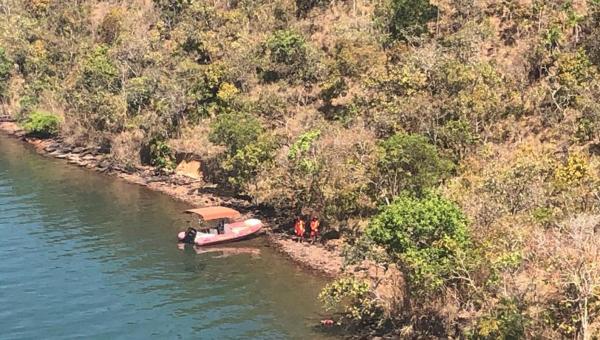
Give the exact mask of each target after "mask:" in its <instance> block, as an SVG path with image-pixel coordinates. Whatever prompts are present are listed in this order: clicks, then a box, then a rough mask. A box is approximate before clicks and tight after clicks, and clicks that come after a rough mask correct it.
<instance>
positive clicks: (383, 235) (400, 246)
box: [367, 193, 470, 297]
mask: <svg viewBox="0 0 600 340" xmlns="http://www.w3.org/2000/svg"><path fill="white" fill-rule="evenodd" d="M367 234H368V235H369V236H370V237H371V238H372V239H373V240H374V241H375V242H377V243H379V244H381V245H383V246H384V247H385V248H386V249H387V251H388V252H389V253H390V254H391V255H392V256H394V257H395V258H396V259H398V260H399V261H400V262H401V264H402V267H403V268H405V270H406V274H407V279H408V280H409V283H410V285H411V291H410V293H411V294H412V296H414V297H417V296H421V295H422V294H425V295H428V294H431V293H433V292H435V291H438V290H439V289H440V288H442V287H443V286H444V285H445V284H446V283H447V282H449V281H450V280H451V279H452V272H453V270H454V268H455V267H456V263H455V261H456V258H457V255H458V253H460V252H465V251H468V249H469V247H470V241H469V232H468V229H467V220H466V218H465V216H464V214H463V213H462V211H461V210H460V208H459V207H458V206H456V204H454V203H452V202H450V201H448V200H447V199H445V198H443V197H441V196H440V195H438V194H434V193H426V194H425V195H424V196H423V198H416V197H414V196H410V195H403V196H400V197H398V198H397V199H396V200H395V201H394V202H393V203H392V204H391V205H389V206H387V207H385V208H384V209H383V210H382V211H381V213H380V214H379V215H377V216H376V217H375V218H374V219H373V220H371V223H370V224H369V227H368V228H367Z"/></svg>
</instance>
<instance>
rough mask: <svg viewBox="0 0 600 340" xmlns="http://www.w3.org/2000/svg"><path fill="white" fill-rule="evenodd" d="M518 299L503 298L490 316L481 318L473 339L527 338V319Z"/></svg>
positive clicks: (471, 336)
mask: <svg viewBox="0 0 600 340" xmlns="http://www.w3.org/2000/svg"><path fill="white" fill-rule="evenodd" d="M522 309H523V307H522V306H521V305H520V304H519V301H518V300H517V299H514V298H513V299H507V298H503V299H501V300H500V302H499V303H498V306H496V308H495V309H494V310H493V311H492V312H491V313H490V314H489V315H485V316H484V317H482V318H480V319H479V320H478V323H477V327H476V329H475V330H474V331H473V332H471V333H470V334H469V338H471V339H522V338H524V337H525V327H526V326H527V322H528V320H527V318H526V317H525V315H524V314H523V310H522Z"/></svg>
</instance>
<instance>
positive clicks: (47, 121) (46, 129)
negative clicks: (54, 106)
mask: <svg viewBox="0 0 600 340" xmlns="http://www.w3.org/2000/svg"><path fill="white" fill-rule="evenodd" d="M23 127H24V128H25V131H27V133H28V134H30V135H35V136H38V137H51V136H55V135H56V134H58V132H59V129H60V119H59V118H58V116H56V115H54V114H52V113H49V112H44V111H33V112H32V113H31V114H30V115H29V117H27V120H26V121H25V124H24V125H23Z"/></svg>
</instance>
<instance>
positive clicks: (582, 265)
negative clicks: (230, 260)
mask: <svg viewBox="0 0 600 340" xmlns="http://www.w3.org/2000/svg"><path fill="white" fill-rule="evenodd" d="M598 34H600V2H598V1H597V0H589V1H587V2H586V1H583V0H582V1H559V0H550V1H537V0H531V1H529V0H520V1H517V0H514V1H510V0H504V1H484V0H439V1H436V0H379V1H368V0H362V1H359V0H353V1H331V0H295V1H292V0H259V1H246V0H231V1H220V0H214V1H210V2H209V1H197V0H171V1H168V0H154V1H151V0H128V1H127V0H119V1H117V0H114V1H91V0H78V1H70V2H65V1H56V0H27V1H17V0H4V1H2V2H0V103H1V107H2V111H3V113H5V114H8V115H10V116H12V117H13V118H15V119H17V120H18V121H19V122H21V124H22V125H23V126H24V127H25V128H26V129H27V130H28V131H30V133H32V134H34V135H37V136H42V137H43V136H51V135H60V136H62V137H63V138H64V139H65V140H66V141H67V142H68V143H70V144H73V145H81V146H98V147H101V148H102V149H103V150H106V152H108V153H109V155H110V157H111V158H112V159H113V160H114V161H115V162H117V163H120V164H122V165H123V166H124V167H132V168H133V167H136V166H138V165H141V164H147V165H152V166H155V167H157V168H158V169H161V170H162V171H167V172H168V171H170V170H172V168H173V167H174V165H175V160H176V156H177V155H178V154H181V153H188V154H189V153H192V154H195V155H197V156H198V157H200V158H202V160H203V165H204V168H203V172H204V176H205V180H206V181H211V182H213V183H215V184H218V185H219V186H221V187H226V188H230V189H233V190H236V191H240V192H242V193H243V194H245V195H248V196H249V197H250V198H251V199H252V200H253V202H255V203H256V204H261V205H262V206H264V207H270V208H276V209H277V210H278V211H282V212H285V214H287V216H288V217H289V219H290V221H291V220H292V218H293V217H294V216H295V215H299V214H304V215H310V214H315V215H318V216H319V217H320V218H321V220H322V222H323V224H324V228H325V231H327V230H328V229H329V230H332V229H335V230H338V231H340V232H341V233H342V237H343V239H344V240H345V242H347V244H348V247H347V250H346V253H347V254H346V255H347V261H348V263H356V262H361V261H363V260H365V259H368V260H370V261H373V262H377V263H378V264H379V265H380V266H381V267H383V268H386V269H389V268H397V269H398V270H399V272H400V273H401V274H400V276H401V277H402V280H401V281H402V282H403V283H402V284H398V287H396V288H397V289H396V291H397V292H396V293H394V296H393V299H391V300H390V301H386V303H384V304H382V303H381V299H378V294H379V293H378V291H377V290H375V292H373V290H374V289H375V286H376V284H374V283H372V282H364V283H363V282H362V281H360V280H358V279H356V278H354V276H351V277H348V278H341V279H340V280H339V281H338V282H336V283H335V284H333V285H331V286H330V287H328V289H326V290H325V291H324V293H323V294H322V297H323V300H324V301H325V303H326V304H327V305H332V306H335V305H338V304H340V303H341V304H342V305H344V306H345V307H346V311H347V312H348V313H347V314H345V317H344V318H343V320H344V326H346V327H347V329H350V330H352V329H354V330H357V329H359V330H361V329H362V330H365V329H369V330H373V332H375V333H395V334H398V335H401V336H402V337H406V338H411V337H415V338H416V337H472V338H534V337H536V338H537V337H542V338H581V339H590V338H591V337H592V336H593V335H596V336H599V335H600V319H599V316H600V314H599V313H600V300H599V299H598V296H599V294H600V234H598V233H597V230H598V228H599V227H600V157H599V156H600V103H599V102H598V99H599V98H600V74H599V73H598V66H599V65H600V40H598Z"/></svg>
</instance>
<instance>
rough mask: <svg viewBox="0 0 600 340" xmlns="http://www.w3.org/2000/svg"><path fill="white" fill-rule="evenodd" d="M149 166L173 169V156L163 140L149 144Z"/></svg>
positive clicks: (155, 140)
mask: <svg viewBox="0 0 600 340" xmlns="http://www.w3.org/2000/svg"><path fill="white" fill-rule="evenodd" d="M150 164H152V165H153V166H155V167H157V168H159V169H165V170H173V169H175V166H176V164H175V155H174V154H173V151H172V150H171V148H170V147H169V145H168V144H167V143H166V142H165V141H164V140H162V139H154V140H152V141H151V142H150Z"/></svg>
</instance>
